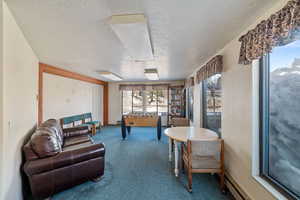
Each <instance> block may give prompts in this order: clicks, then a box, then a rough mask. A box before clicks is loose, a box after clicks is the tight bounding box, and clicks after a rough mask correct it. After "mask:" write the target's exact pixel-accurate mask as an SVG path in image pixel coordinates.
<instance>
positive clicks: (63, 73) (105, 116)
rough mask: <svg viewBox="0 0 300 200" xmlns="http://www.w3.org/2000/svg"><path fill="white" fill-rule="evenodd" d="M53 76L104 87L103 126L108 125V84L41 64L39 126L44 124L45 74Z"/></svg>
mask: <svg viewBox="0 0 300 200" xmlns="http://www.w3.org/2000/svg"><path fill="white" fill-rule="evenodd" d="M44 73H48V74H53V75H56V76H62V77H65V78H70V79H75V80H79V81H84V82H88V83H93V84H97V85H102V86H103V124H104V125H107V124H108V82H106V81H102V80H99V79H96V78H92V77H89V76H86V75H82V74H79V73H76V72H71V71H68V70H65V69H61V68H59V67H55V66H51V65H48V64H44V63H39V78H38V81H39V82H38V85H39V86H38V87H39V88H38V124H41V123H42V122H43V81H44V78H43V74H44Z"/></svg>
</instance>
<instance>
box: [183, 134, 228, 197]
mask: <svg viewBox="0 0 300 200" xmlns="http://www.w3.org/2000/svg"><path fill="white" fill-rule="evenodd" d="M181 151H182V162H183V163H182V167H183V170H185V169H186V171H187V175H188V191H189V192H192V174H193V173H218V174H219V176H220V186H221V190H222V191H224V173H225V170H224V140H222V139H217V140H207V141H191V140H188V141H187V144H184V143H182V144H181Z"/></svg>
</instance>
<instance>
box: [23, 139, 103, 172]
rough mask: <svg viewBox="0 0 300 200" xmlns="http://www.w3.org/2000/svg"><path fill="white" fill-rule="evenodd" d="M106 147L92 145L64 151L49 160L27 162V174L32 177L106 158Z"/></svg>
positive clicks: (101, 144)
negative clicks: (98, 158) (94, 159)
mask: <svg viewBox="0 0 300 200" xmlns="http://www.w3.org/2000/svg"><path fill="white" fill-rule="evenodd" d="M104 155H105V147H104V144H103V143H99V144H91V145H89V146H86V147H82V148H79V149H74V150H70V151H63V152H61V153H59V154H57V155H55V156H51V157H48V158H43V159H38V160H33V161H27V162H26V163H25V165H24V171H25V173H26V174H27V175H28V176H30V175H34V174H39V173H42V172H46V171H51V170H54V169H58V168H61V167H65V166H69V165H73V164H76V163H79V162H83V161H87V160H90V159H93V158H97V157H104Z"/></svg>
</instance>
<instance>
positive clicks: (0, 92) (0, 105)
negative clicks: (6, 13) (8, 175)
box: [0, 0, 4, 199]
mask: <svg viewBox="0 0 300 200" xmlns="http://www.w3.org/2000/svg"><path fill="white" fill-rule="evenodd" d="M3 137H4V135H3V0H0V199H2V197H3V196H2V193H3V189H2V188H3V180H2V179H3V171H2V170H3V155H4V149H3V144H4V143H3Z"/></svg>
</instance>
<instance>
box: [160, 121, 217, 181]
mask: <svg viewBox="0 0 300 200" xmlns="http://www.w3.org/2000/svg"><path fill="white" fill-rule="evenodd" d="M165 135H166V136H168V137H169V161H170V162H171V161H172V143H173V141H174V153H175V170H174V171H175V176H178V173H179V170H178V157H179V152H178V142H187V141H188V140H193V141H201V140H215V139H218V134H217V133H216V132H214V131H212V130H209V129H205V128H198V127H192V126H190V127H172V128H167V129H166V130H165Z"/></svg>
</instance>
